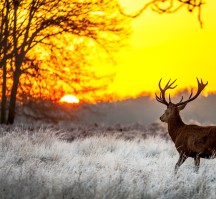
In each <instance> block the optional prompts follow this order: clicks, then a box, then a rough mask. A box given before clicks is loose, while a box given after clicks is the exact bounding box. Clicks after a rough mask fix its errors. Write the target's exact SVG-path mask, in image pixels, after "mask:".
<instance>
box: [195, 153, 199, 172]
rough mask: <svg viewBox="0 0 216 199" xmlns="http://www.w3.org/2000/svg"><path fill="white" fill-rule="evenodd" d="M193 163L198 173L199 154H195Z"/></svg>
mask: <svg viewBox="0 0 216 199" xmlns="http://www.w3.org/2000/svg"><path fill="white" fill-rule="evenodd" d="M194 164H195V172H196V173H198V170H199V165H200V157H199V155H196V156H195V158H194Z"/></svg>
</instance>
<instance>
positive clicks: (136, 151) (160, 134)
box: [0, 125, 216, 199]
mask: <svg viewBox="0 0 216 199" xmlns="http://www.w3.org/2000/svg"><path fill="white" fill-rule="evenodd" d="M156 127H157V125H153V126H152V128H148V129H144V128H143V129H141V127H139V128H137V126H136V128H135V126H133V127H131V128H129V127H127V132H125V133H124V131H126V129H124V128H123V127H121V128H120V127H119V126H116V127H110V128H109V129H108V128H105V127H103V128H102V127H101V128H99V127H97V128H96V125H95V126H94V128H93V127H89V126H88V127H82V128H81V127H74V128H73V130H72V128H71V129H69V130H65V131H64V130H63V129H61V130H57V129H54V128H51V127H49V128H35V129H34V128H30V127H28V128H27V127H24V126H14V127H6V126H5V127H1V129H0V135H1V136H0V198H7V199H8V198H11V199H12V198H13V199H16V198H22V199H25V198H26V199H30V198H31V199H33V198H39V199H40V198H58V199H59V198H70V199H72V198H74V199H76V198H82V199H85V198H86V199H91V198H92V199H101V198H107V199H115V198H116V199H123V198H124V199H127V198H133V199H136V198H164V199H165V198H166V199H167V198H175V199H177V198H212V199H213V198H216V175H215V173H216V167H215V165H216V159H214V160H203V159H202V160H201V167H200V170H199V173H198V174H197V173H195V172H194V168H193V160H192V159H190V158H189V159H188V160H187V161H186V163H185V164H183V165H182V167H181V168H180V169H179V171H178V173H177V175H174V172H173V169H174V165H175V163H176V161H177V159H178V154H177V152H176V150H175V148H174V145H173V143H172V142H171V141H169V140H168V139H167V137H166V136H165V134H166V132H165V130H164V128H163V126H162V127H161V129H157V131H156V130H154V128H155V129H156ZM145 131H148V132H145ZM150 131H152V134H151V132H150ZM75 132H76V133H77V135H79V136H78V139H76V137H75V136H72V135H70V133H71V134H73V135H74V134H75ZM90 132H91V133H90ZM93 132H95V134H94V133H93ZM81 134H84V135H83V136H80V135H81ZM86 134H87V135H86ZM88 134H90V136H88ZM132 135H134V137H132ZM144 135H146V136H144ZM66 138H68V139H66ZM71 138H73V139H71Z"/></svg>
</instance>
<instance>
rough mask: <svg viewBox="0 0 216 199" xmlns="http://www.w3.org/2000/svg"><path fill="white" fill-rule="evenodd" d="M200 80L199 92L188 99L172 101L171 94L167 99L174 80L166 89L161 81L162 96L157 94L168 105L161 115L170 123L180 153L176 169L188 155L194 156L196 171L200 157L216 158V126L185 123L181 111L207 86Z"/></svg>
mask: <svg viewBox="0 0 216 199" xmlns="http://www.w3.org/2000/svg"><path fill="white" fill-rule="evenodd" d="M197 81H198V91H197V94H196V95H195V96H194V97H192V92H191V95H190V97H189V99H188V100H186V101H185V102H182V100H183V97H182V99H181V101H180V102H179V103H177V104H174V103H172V102H171V99H170V96H169V103H168V102H167V101H166V99H165V91H166V90H167V89H173V88H175V87H176V86H175V87H172V84H173V83H174V82H175V81H174V82H172V83H171V84H169V82H170V81H169V82H168V83H167V85H166V86H165V88H164V89H162V88H161V86H160V82H161V80H160V82H159V88H160V90H161V93H160V97H158V96H157V95H156V99H157V101H159V102H160V103H163V104H165V105H167V110H166V111H165V113H164V114H163V115H162V116H161V117H160V119H161V121H162V122H166V123H167V124H168V132H169V135H170V137H171V139H172V141H173V142H174V144H175V147H176V149H177V151H178V153H179V160H178V162H177V163H176V166H175V171H177V170H178V168H179V167H180V166H181V164H183V163H184V161H185V160H186V159H187V158H188V157H192V158H194V163H195V168H196V171H198V169H199V164H200V158H214V156H215V154H216V126H206V127H204V126H198V125H193V124H190V125H187V124H185V123H184V122H183V121H182V119H181V117H180V114H179V112H180V111H181V110H183V109H184V108H185V106H186V105H187V103H188V102H190V101H192V100H194V99H196V98H197V97H198V95H199V94H200V93H201V91H202V90H203V89H204V88H205V86H206V85H207V83H206V84H203V82H202V81H201V83H200V82H199V80H198V79H197Z"/></svg>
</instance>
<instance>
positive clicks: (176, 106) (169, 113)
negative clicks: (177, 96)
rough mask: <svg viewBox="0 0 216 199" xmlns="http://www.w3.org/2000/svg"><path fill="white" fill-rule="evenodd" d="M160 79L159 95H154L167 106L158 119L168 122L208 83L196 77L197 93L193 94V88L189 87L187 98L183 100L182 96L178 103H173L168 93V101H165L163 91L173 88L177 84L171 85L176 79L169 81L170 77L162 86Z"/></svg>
mask: <svg viewBox="0 0 216 199" xmlns="http://www.w3.org/2000/svg"><path fill="white" fill-rule="evenodd" d="M161 80H162V79H160V81H159V89H160V96H158V95H157V94H156V93H155V96H156V100H157V101H158V102H160V103H162V104H164V105H166V106H167V109H166V110H165V113H164V114H163V115H162V116H161V117H160V120H161V121H162V122H166V123H168V121H169V120H170V119H172V118H173V117H176V116H179V112H180V111H181V110H183V109H184V108H185V106H186V105H187V103H189V102H191V101H193V100H195V99H196V98H197V97H198V96H199V94H200V93H201V92H202V90H203V89H204V88H205V87H206V85H207V84H208V82H207V83H206V84H204V83H203V81H202V79H201V81H199V80H198V78H197V83H198V89H197V93H196V94H195V95H194V96H193V89H191V94H190V96H189V98H188V100H185V101H183V97H182V98H181V100H180V101H179V102H178V103H173V102H172V101H171V97H170V95H169V102H167V101H166V97H165V92H166V91H167V90H168V89H174V88H175V87H176V86H177V85H175V86H173V84H174V83H175V82H176V80H175V81H173V82H170V81H171V79H170V80H169V81H168V83H167V84H166V86H165V87H164V88H162V87H161Z"/></svg>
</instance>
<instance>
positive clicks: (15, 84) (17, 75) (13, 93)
mask: <svg viewBox="0 0 216 199" xmlns="http://www.w3.org/2000/svg"><path fill="white" fill-rule="evenodd" d="M19 78H20V73H19V72H18V71H15V73H14V79H13V85H12V89H11V94H10V103H9V113H8V120H7V124H13V123H14V119H15V109H16V95H17V89H18V85H19Z"/></svg>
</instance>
